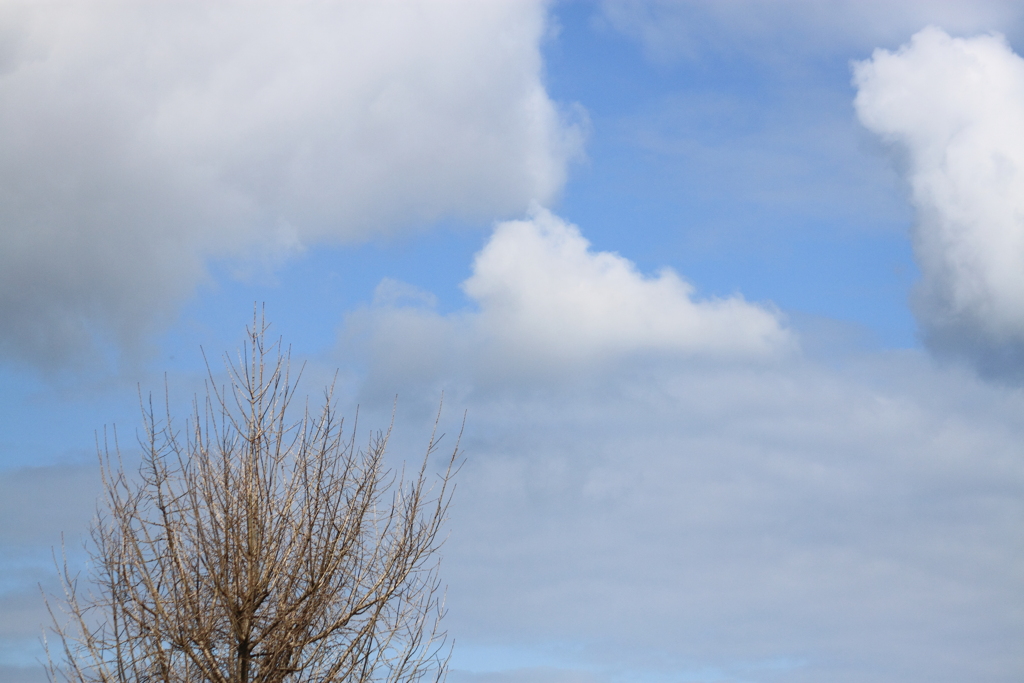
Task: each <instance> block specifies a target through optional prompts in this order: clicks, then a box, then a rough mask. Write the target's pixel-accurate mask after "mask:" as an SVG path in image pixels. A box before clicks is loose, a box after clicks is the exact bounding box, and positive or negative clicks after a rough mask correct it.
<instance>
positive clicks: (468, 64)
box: [0, 0, 580, 364]
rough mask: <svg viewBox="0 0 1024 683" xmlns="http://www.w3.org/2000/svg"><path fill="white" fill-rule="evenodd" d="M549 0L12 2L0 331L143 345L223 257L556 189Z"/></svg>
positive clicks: (3, 83)
mask: <svg viewBox="0 0 1024 683" xmlns="http://www.w3.org/2000/svg"><path fill="white" fill-rule="evenodd" d="M545 20H546V17H545V8H544V3H542V2H539V1H537V2H519V1H517V0H509V1H498V2H486V3H480V2H444V3H435V2H414V3H397V2H374V3H344V2H338V3H333V2H332V3H314V2H299V3H288V4H277V3H257V4H256V5H253V4H251V3H242V2H225V3H215V4H210V3H205V2H183V3H182V2H166V3H133V2H123V3H122V2H115V3H78V2H59V3H31V2H24V3H19V2H7V3H4V4H3V5H2V6H0V36H2V38H3V39H2V43H3V48H4V49H3V50H2V53H0V145H2V146H3V149H4V155H3V158H2V159H0V198H2V201H0V226H2V227H0V239H2V249H0V318H3V320H4V323H3V326H2V327H0V353H3V354H5V355H8V356H12V355H13V356H16V357H18V356H20V357H26V358H29V359H31V360H33V361H35V362H37V363H41V364H46V363H51V362H60V361H62V360H65V359H67V358H68V357H69V356H72V355H74V353H75V352H76V351H79V350H81V349H82V348H83V347H88V346H89V345H90V343H91V341H92V340H94V339H96V338H106V339H111V338H112V339H115V340H117V341H120V342H122V343H126V344H132V343H133V342H135V341H137V340H138V339H139V338H140V335H144V334H145V332H146V331H147V324H152V323H153V322H154V321H158V320H159V319H160V317H161V315H164V314H166V313H167V312H168V311H169V310H171V309H170V308H169V306H170V304H172V303H173V302H175V301H177V300H180V299H181V298H182V297H184V296H187V294H188V293H189V292H190V291H191V290H192V288H193V287H194V286H195V284H196V283H197V282H198V281H199V280H200V279H201V278H202V277H203V276H204V268H205V260H206V259H207V258H209V257H229V258H237V259H243V260H247V259H254V258H255V259H257V260H258V261H264V260H267V259H269V260H270V261H274V260H275V259H279V258H281V257H282V255H285V256H286V255H287V254H289V253H294V252H295V251H299V250H301V249H303V248H304V247H305V246H306V245H309V244H312V243H315V242H318V241H335V242H338V241H342V242H343V241H351V240H361V239H366V238H368V237H371V236H373V235H380V234H387V233H392V232H395V231H399V230H405V229H409V228H410V227H416V226H422V225H424V224H426V223H429V222H430V221H433V220H436V219H438V218H440V217H445V216H449V217H456V218H460V219H466V220H483V221H489V220H493V218H494V217H495V216H501V215H507V214H515V213H520V212H521V211H523V210H524V209H525V207H526V206H528V204H529V203H530V202H531V201H534V200H536V201H541V202H543V201H546V200H549V199H550V198H551V197H552V196H553V195H554V194H555V193H557V192H558V190H559V189H560V187H561V185H562V183H563V182H564V179H565V170H566V163H567V160H568V159H569V158H570V157H572V156H573V155H574V154H576V153H577V152H578V150H579V145H580V135H579V129H578V128H577V127H575V126H574V125H573V124H571V123H567V121H566V120H565V118H564V117H563V116H562V115H561V114H560V113H559V111H558V109H557V107H556V106H555V105H554V104H553V102H552V101H551V100H550V99H549V97H548V96H547V93H546V91H545V89H544V86H543V84H542V81H541V70H542V64H541V56H540V52H539V43H540V41H541V40H542V38H543V36H544V34H545V31H546V28H545Z"/></svg>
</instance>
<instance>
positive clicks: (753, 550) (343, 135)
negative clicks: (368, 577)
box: [0, 0, 1024, 683]
mask: <svg viewBox="0 0 1024 683" xmlns="http://www.w3.org/2000/svg"><path fill="white" fill-rule="evenodd" d="M1021 55H1024V5H1021V3H1019V2H1015V1H999V0H975V1H974V2H971V3H967V2H959V1H953V0H929V1H927V2H926V1H924V0H889V1H887V2H881V1H875V0H860V1H857V2H855V1H853V0H830V1H827V2H826V1H821V0H775V1H772V2H768V1H767V0H745V1H740V0H719V1H716V2H711V1H710V0H705V1H699V0H689V1H688V0H677V1H669V0H607V1H605V2H575V1H571V0H563V1H561V2H556V1H550V2H541V1H539V0H489V1H488V2H479V1H477V0H461V1H460V0H432V1H426V0H423V1H414V0H408V1H403V2H390V1H387V0H385V1H383V2H372V3H371V2H347V3H342V2H305V1H300V2H293V3H255V4H254V3H242V2H213V3H210V2H198V1H196V2H193V1H191V0H186V1H185V2H145V3H143V2H129V1H121V2H70V1H67V2H63V1H59V0H58V1H56V2H48V3H36V2H11V1H8V0H4V1H3V2H0V149H3V154H0V680H2V681H9V682H11V683H37V682H41V681H44V680H45V676H44V675H43V670H42V668H41V667H40V666H39V664H38V662H37V660H38V658H39V657H40V656H41V654H42V649H41V646H40V643H39V639H40V634H41V632H42V628H43V626H44V625H45V624H46V623H47V620H48V616H47V614H46V611H45V607H44V605H43V601H42V599H41V597H40V587H42V589H43V590H44V591H49V592H53V591H56V590H57V589H58V585H57V583H56V580H55V576H56V572H55V569H54V567H53V560H52V553H53V549H54V548H57V549H58V551H59V548H60V547H61V544H62V543H63V544H64V547H65V548H66V549H67V552H68V554H69V559H70V561H71V562H72V563H73V564H75V563H78V564H77V565H76V566H81V565H82V563H83V562H84V560H83V558H84V554H83V551H82V550H81V544H82V542H83V540H84V538H85V534H86V532H87V529H88V526H89V524H90V520H91V519H92V516H93V514H94V513H95V510H96V500H97V495H98V494H99V492H100V488H99V481H98V471H97V461H96V445H97V441H98V440H102V439H103V438H104V434H107V435H112V434H113V433H114V430H115V429H116V430H117V434H118V440H119V442H120V443H121V444H122V448H123V449H124V451H125V453H126V457H127V458H129V459H130V458H131V457H132V454H133V453H134V452H135V451H134V450H133V449H134V448H135V446H134V438H135V435H136V434H138V430H139V428H140V426H141V419H140V415H139V400H140V397H142V398H143V399H145V397H146V396H148V395H149V393H150V392H152V393H154V394H155V395H156V396H158V397H163V396H166V400H167V402H168V404H169V407H170V409H171V412H172V413H175V414H177V415H181V417H182V419H184V416H185V414H187V412H188V407H189V404H190V400H191V397H193V396H194V395H196V394H197V393H201V392H203V391H204V380H205V378H206V372H207V370H206V362H205V361H204V358H208V359H210V364H211V372H212V373H213V374H214V377H215V378H216V377H220V376H222V374H221V373H222V369H221V360H220V359H221V357H222V355H223V354H225V353H227V354H232V353H234V352H235V351H236V350H237V349H238V348H239V346H240V345H241V343H242V341H243V339H244V335H245V328H246V325H247V324H251V321H252V317H253V310H254V306H258V307H261V308H262V307H264V306H265V310H266V315H267V317H268V319H269V320H271V321H272V325H273V326H272V328H271V329H272V333H273V334H276V335H280V336H281V338H282V339H283V340H284V343H285V344H286V345H289V346H290V348H291V350H292V358H293V362H294V363H296V364H304V365H305V370H304V375H303V380H302V382H303V383H302V385H301V390H302V391H304V392H308V393H309V394H310V395H311V396H313V397H314V398H315V397H317V396H319V395H321V392H322V388H323V386H324V385H325V384H328V383H330V382H332V381H334V378H335V377H336V378H337V383H336V387H337V388H336V391H337V400H338V402H339V404H340V406H341V407H342V409H343V411H342V412H344V413H346V414H348V415H354V413H355V410H356V407H357V406H358V408H359V416H360V417H359V429H360V430H364V431H366V432H367V433H369V430H371V429H376V428H381V427H384V426H386V424H388V422H389V421H390V420H391V417H392V410H393V409H394V411H395V412H394V420H395V431H394V436H393V439H392V442H391V453H392V457H394V458H395V462H399V461H400V460H402V459H409V460H410V461H414V460H417V459H419V458H421V457H422V455H423V449H424V448H425V447H426V444H427V441H428V439H429V435H430V430H431V428H432V426H433V419H434V415H435V414H436V412H437V409H438V405H439V403H441V400H442V396H443V409H442V413H441V428H442V431H445V432H446V433H447V436H446V441H445V443H447V444H449V445H454V437H455V435H456V434H457V433H458V432H459V430H460V426H461V425H462V422H463V417H464V416H465V431H464V432H463V436H462V439H461V448H462V450H463V457H464V465H463V467H462V470H461V471H460V473H459V479H458V486H457V490H456V495H455V501H454V503H453V506H452V509H451V519H450V521H449V524H448V534H449V535H448V540H447V542H446V544H445V546H444V551H443V565H442V576H443V580H444V582H445V583H446V584H447V586H448V592H447V603H446V604H447V607H448V615H447V618H446V627H447V630H448V633H449V636H450V638H452V639H453V641H454V651H453V657H452V660H451V672H450V674H449V678H448V680H449V681H451V682H452V683H525V682H528V681H529V682H537V683H776V682H779V683H782V682H786V683H789V682H792V683H803V682H808V683H810V682H819V681H832V682H835V683H945V682H949V683H953V682H958V683H959V682H962V681H972V683H975V682H976V683H1004V682H1005V683H1010V682H1011V681H1013V682H1016V681H1020V680H1021V679H1022V677H1024V453H1022V444H1024V57H1022V56H1021ZM396 396H397V404H396ZM396 405H397V408H393V406H396Z"/></svg>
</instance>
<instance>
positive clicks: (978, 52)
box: [854, 28, 1024, 374]
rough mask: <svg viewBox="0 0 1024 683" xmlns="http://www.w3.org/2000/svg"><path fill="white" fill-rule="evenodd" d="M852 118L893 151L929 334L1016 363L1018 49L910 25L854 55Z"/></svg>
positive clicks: (1022, 204)
mask: <svg viewBox="0 0 1024 683" xmlns="http://www.w3.org/2000/svg"><path fill="white" fill-rule="evenodd" d="M854 74H855V75H854V82H855V84H856V86H857V90H858V92H857V98H856V101H855V104H856V108H857V114H858V116H859V117H860V120H861V122H862V123H863V124H864V125H865V126H866V127H867V128H868V129H869V130H871V131H873V132H875V133H877V134H878V135H879V136H881V137H882V138H883V139H884V140H886V141H887V142H889V143H891V144H892V145H894V146H895V147H896V148H898V149H899V150H900V152H901V154H902V159H903V164H904V166H905V173H906V178H907V181H908V183H909V185H910V189H911V195H912V200H913V203H914V205H915V207H916V208H917V211H918V220H917V224H916V226H915V229H914V242H915V251H916V256H917V259H918V262H919V264H920V268H921V273H922V281H921V283H920V285H919V287H918V289H917V291H916V295H915V302H914V303H915V312H916V315H917V317H918V320H919V322H920V324H921V326H922V328H923V329H924V332H925V335H926V339H927V341H928V342H929V344H930V345H931V346H932V347H933V348H936V349H938V350H940V351H946V352H954V353H958V354H964V355H966V356H968V357H970V358H972V359H974V360H975V361H976V362H977V363H978V364H979V365H980V366H981V367H982V368H983V369H985V370H988V371H991V372H1003V371H1009V372H1013V373H1017V374H1019V373H1020V372H1022V371H1024V128H1022V125H1021V124H1022V122H1024V59H1021V58H1020V57H1019V56H1018V55H1016V54H1014V53H1013V51H1012V50H1011V49H1010V47H1009V46H1008V45H1007V44H1006V41H1005V40H1004V39H1003V38H1001V37H1000V36H997V35H984V36H978V37H974V38H952V37H950V36H949V35H948V34H946V33H945V32H943V31H942V30H940V29H938V28H928V29H925V30H923V31H921V32H920V33H917V34H916V35H915V36H914V37H913V38H912V39H911V41H910V42H909V43H907V44H906V45H904V46H903V47H902V48H900V49H899V50H898V51H896V52H889V51H886V50H877V51H876V52H875V53H874V55H873V56H872V58H871V59H870V60H867V61H864V62H860V63H858V64H856V65H855V69H854Z"/></svg>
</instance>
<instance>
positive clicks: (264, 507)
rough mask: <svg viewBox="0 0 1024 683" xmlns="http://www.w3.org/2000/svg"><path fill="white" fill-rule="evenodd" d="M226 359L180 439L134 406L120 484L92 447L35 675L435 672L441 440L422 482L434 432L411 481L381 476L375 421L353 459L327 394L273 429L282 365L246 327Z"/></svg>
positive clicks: (256, 679)
mask: <svg viewBox="0 0 1024 683" xmlns="http://www.w3.org/2000/svg"><path fill="white" fill-rule="evenodd" d="M227 366H228V371H229V375H230V386H229V387H228V388H218V387H217V385H216V383H215V382H214V381H213V375H212V373H211V374H210V379H209V380H208V384H207V387H208V390H207V395H206V398H205V400H204V401H202V402H201V401H199V400H198V399H197V400H196V402H195V405H194V409H193V415H192V419H191V420H190V422H191V424H187V425H186V428H185V436H184V437H183V436H182V435H181V434H180V433H179V432H177V431H175V428H174V425H173V423H172V421H171V417H170V414H169V409H168V415H167V417H166V419H164V420H158V419H157V418H156V415H155V413H154V411H153V407H152V401H151V400H150V402H149V406H148V407H144V409H143V413H144V418H145V423H146V432H145V437H144V438H143V439H140V441H141V442H142V445H143V447H144V456H143V463H142V466H141V468H140V474H141V476H140V477H138V478H135V477H129V476H127V475H126V474H125V471H124V466H123V464H122V462H121V457H120V452H119V451H118V449H117V447H116V438H115V446H114V448H112V449H111V448H109V447H104V448H102V449H101V450H100V460H101V468H102V471H103V483H104V487H105V492H106V501H105V509H104V512H103V513H102V514H101V515H100V516H99V517H98V518H97V521H96V522H94V525H93V528H92V544H91V546H90V547H91V550H90V558H91V563H90V564H91V570H90V576H89V578H90V579H91V581H90V583H91V585H92V587H91V589H85V590H83V589H82V588H80V587H79V581H78V578H77V576H76V575H75V574H74V573H73V572H72V571H71V570H70V569H69V568H68V563H67V561H66V560H65V561H64V564H63V568H62V580H63V583H64V589H65V590H64V593H65V594H64V597H63V599H61V600H59V601H58V602H59V603H60V606H59V608H57V607H53V606H51V609H50V613H51V615H53V617H54V623H55V627H54V632H55V633H56V635H57V641H59V643H60V647H59V648H58V651H57V652H50V647H49V645H48V648H47V649H48V652H50V654H49V655H48V656H49V663H48V667H47V670H48V674H49V676H50V679H51V680H52V681H69V682H72V683H94V682H96V683H99V682H102V683H128V682H131V683H149V682H152V683H199V682H202V683H293V682H294V683H306V682H309V683H314V682H315V683H335V682H339V683H340V682H345V683H348V682H353V683H354V682H369V681H389V682H395V683H397V682H399V681H419V680H422V679H423V678H432V679H435V680H441V679H443V677H444V674H445V671H446V667H447V657H446V656H445V648H444V641H445V638H444V634H443V633H442V632H440V630H439V621H440V619H441V617H442V616H443V611H444V605H443V596H442V592H441V590H440V587H439V582H438V577H437V560H438V555H437V551H438V548H439V545H440V542H441V540H442V539H441V538H440V535H439V534H440V531H441V527H442V524H443V523H444V521H445V519H446V511H447V507H448V503H449V501H450V498H451V492H452V490H453V485H452V482H451V478H452V475H453V469H452V465H453V463H454V461H455V458H456V456H457V453H458V444H456V445H455V449H454V451H453V452H452V453H451V456H450V457H449V458H447V459H446V462H447V469H446V470H445V472H444V473H443V474H442V475H441V476H440V479H439V481H438V482H436V484H434V485H431V484H430V482H429V481H428V480H429V477H428V475H427V467H428V460H429V459H430V458H431V455H432V454H433V453H434V451H435V447H436V444H437V441H436V439H435V438H434V436H432V437H431V441H430V444H429V445H428V447H427V453H426V456H425V457H424V459H423V462H422V464H421V466H420V467H419V469H418V473H417V474H415V475H413V476H409V477H407V476H406V475H405V474H404V471H403V473H402V474H399V475H396V474H393V473H390V472H389V471H388V470H387V469H386V468H385V464H384V455H385V447H386V446H387V442H388V436H389V434H390V428H389V429H388V431H387V432H385V433H381V432H377V433H376V435H375V436H374V437H372V438H371V439H370V441H369V443H368V446H367V448H366V449H365V450H362V449H358V448H357V447H356V442H355V430H354V429H353V430H352V432H351V434H352V436H350V437H348V438H347V439H346V437H345V436H344V435H343V430H342V426H343V425H342V421H341V420H340V419H339V418H338V416H337V415H336V413H335V408H334V406H333V401H332V389H331V388H328V389H327V390H326V391H325V401H324V404H323V407H322V409H320V410H319V411H318V412H316V413H311V412H310V409H309V407H308V406H307V407H306V409H305V410H304V412H303V414H302V416H301V418H300V419H299V420H298V421H297V422H289V418H288V413H289V405H290V404H291V402H292V398H293V396H294V390H295V384H294V383H293V382H292V381H291V380H290V378H289V363H288V357H287V354H284V353H283V352H282V350H281V346H280V342H276V343H269V342H268V340H267V339H266V325H265V324H264V323H263V322H262V321H260V320H255V321H254V325H253V327H252V329H250V331H249V339H248V342H247V344H246V346H245V348H244V349H243V351H242V352H241V353H240V354H239V358H238V360H237V361H234V362H232V361H231V360H228V362H227ZM300 374H301V373H300ZM296 381H297V380H296ZM435 433H436V432H435Z"/></svg>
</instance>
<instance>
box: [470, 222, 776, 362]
mask: <svg viewBox="0 0 1024 683" xmlns="http://www.w3.org/2000/svg"><path fill="white" fill-rule="evenodd" d="M463 289H464V290H465V292H466V294H468V295H469V296H470V297H471V298H472V299H473V300H474V301H475V302H476V303H477V304H478V305H479V306H480V319H479V324H480V325H481V326H483V327H484V328H485V329H486V330H487V334H488V335H490V336H492V337H493V338H495V339H496V340H500V341H501V342H502V343H508V344H511V345H513V346H516V347H522V346H527V347H530V348H532V349H534V350H536V352H537V353H543V354H550V355H551V356H553V357H555V358H558V359H559V360H572V359H575V358H580V357H582V358H587V357H590V356H595V355H602V356H603V355H609V354H611V355H614V354H616V353H622V352H629V351H638V350H640V351H642V350H664V351H673V352H681V353H688V354H705V355H712V356H751V355H753V356H767V355H771V354H773V353H775V352H777V351H778V350H779V348H780V347H782V346H784V345H785V344H786V342H787V341H788V337H787V333H786V332H785V331H783V330H782V328H781V327H780V325H779V320H778V317H777V316H776V314H775V313H773V312H770V311H768V310H765V309H764V308H761V307H759V306H755V305H752V304H748V303H747V302H745V301H744V300H743V299H742V297H740V296H734V297H731V298H729V299H714V300H709V301H700V302H697V301H694V299H693V293H694V292H693V287H692V286H691V285H689V284H688V283H686V282H684V281H683V280H682V279H680V278H679V276H678V275H676V274H675V273H674V272H672V271H671V270H669V269H665V270H662V271H661V272H660V273H658V275H657V276H656V277H653V278H648V277H645V276H643V275H642V274H640V273H639V272H637V270H636V267H635V266H634V265H633V264H632V263H631V262H630V261H628V260H627V259H625V258H623V257H622V256H619V255H618V254H615V253H611V252H596V253H595V252H593V251H591V249H590V243H589V242H587V240H586V239H584V238H583V236H582V235H581V234H580V231H579V229H577V228H576V226H574V225H569V224H567V223H565V222H564V221H562V220H561V219H559V218H558V217H556V216H554V215H552V214H551V213H549V212H547V211H539V212H537V213H536V214H535V215H534V216H533V218H531V219H530V220H525V221H510V222H507V223H502V224H500V225H498V226H497V228H496V229H495V231H494V235H493V236H492V237H491V240H490V242H489V243H488V244H487V246H485V247H484V248H483V250H482V251H481V252H480V253H479V254H477V256H476V260H475V261H474V264H473V276H472V277H470V278H469V279H468V280H466V282H465V283H464V284H463Z"/></svg>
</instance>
